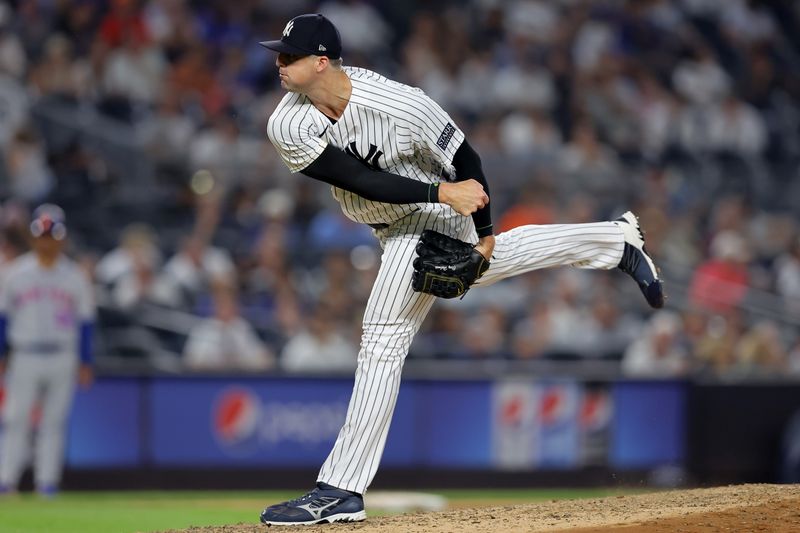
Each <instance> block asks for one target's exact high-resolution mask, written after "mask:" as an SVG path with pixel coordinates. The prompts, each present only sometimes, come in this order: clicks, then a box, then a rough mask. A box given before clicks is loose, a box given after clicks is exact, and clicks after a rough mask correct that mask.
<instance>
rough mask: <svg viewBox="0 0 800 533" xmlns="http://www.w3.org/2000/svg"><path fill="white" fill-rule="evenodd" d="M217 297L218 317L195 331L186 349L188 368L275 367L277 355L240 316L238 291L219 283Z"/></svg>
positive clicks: (185, 362)
mask: <svg viewBox="0 0 800 533" xmlns="http://www.w3.org/2000/svg"><path fill="white" fill-rule="evenodd" d="M213 296H214V301H213V305H214V316H212V317H210V318H208V319H205V320H203V321H201V322H200V323H198V324H197V325H195V326H194V327H193V328H192V330H191V332H190V333H189V337H188V339H187V340H186V345H185V346H184V350H183V362H184V366H185V367H186V368H187V369H190V370H267V369H269V368H272V367H273V366H274V365H275V355H274V354H273V353H272V352H271V351H270V350H269V349H268V348H267V347H266V346H265V345H264V343H263V342H261V340H260V339H259V338H258V335H257V334H256V332H255V331H254V330H253V327H252V326H251V325H250V324H249V323H248V322H247V321H246V320H245V319H244V318H242V317H241V316H240V315H239V306H238V303H237V293H236V290H234V289H233V288H231V287H229V286H227V285H225V284H219V285H218V286H215V288H214V291H213Z"/></svg>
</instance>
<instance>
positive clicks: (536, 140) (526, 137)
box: [500, 111, 562, 156]
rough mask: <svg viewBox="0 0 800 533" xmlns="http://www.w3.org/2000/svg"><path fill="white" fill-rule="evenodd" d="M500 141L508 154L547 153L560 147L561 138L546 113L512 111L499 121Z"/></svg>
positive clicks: (555, 151)
mask: <svg viewBox="0 0 800 533" xmlns="http://www.w3.org/2000/svg"><path fill="white" fill-rule="evenodd" d="M500 143H501V146H502V148H503V151H504V152H505V153H507V154H509V155H514V156H520V155H522V156H524V155H530V154H542V155H547V154H553V153H557V152H558V150H560V149H561V143H562V139H561V132H560V131H558V128H556V126H555V124H553V121H552V120H550V119H549V118H548V117H547V115H546V114H544V113H542V112H538V111H533V112H530V113H522V112H513V113H511V114H509V115H507V116H506V117H505V118H504V119H503V120H502V121H501V122H500Z"/></svg>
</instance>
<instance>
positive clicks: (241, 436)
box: [0, 377, 687, 470]
mask: <svg viewBox="0 0 800 533" xmlns="http://www.w3.org/2000/svg"><path fill="white" fill-rule="evenodd" d="M351 390H352V381H351V380H347V379H333V380H331V379H310V378H309V379H302V378H288V379H287V378H244V379H235V380H234V379H228V378H221V377H220V378H174V377H169V378H150V377H146V378H128V379H115V378H107V379H103V380H100V381H98V382H97V383H96V384H95V385H94V386H93V387H92V388H91V389H89V390H86V391H79V392H78V394H77V396H76V398H75V405H74V409H73V412H72V416H71V418H70V425H69V439H68V444H67V464H68V465H69V466H71V467H79V468H80V467H86V468H102V467H136V466H142V465H153V466H157V467H158V466H161V467H187V466H212V467H214V466H219V467H225V466H262V467H298V466H299V467H309V466H313V467H316V466H319V465H321V464H322V462H323V461H324V460H325V458H326V456H327V454H328V453H329V452H330V450H331V447H332V446H333V443H334V442H335V440H336V437H337V435H338V432H339V429H340V428H341V426H342V424H343V422H344V420H345V416H346V413H347V405H348V401H349V398H350V393H351ZM686 395H687V386H686V385H685V384H683V383H679V382H658V381H652V382H634V381H630V382H627V381H626V382H616V383H614V382H612V383H592V384H587V383H584V382H579V381H575V380H550V381H543V380H532V379H524V378H520V379H508V380H496V381H493V380H483V381H458V380H452V381H445V380H438V381H430V380H409V381H407V382H405V383H404V384H403V385H402V386H401V388H400V396H399V398H398V402H397V405H396V406H395V412H394V417H393V420H392V425H391V427H390V430H389V434H388V439H387V443H386V449H385V452H384V455H383V459H382V465H383V466H384V467H396V468H397V467H424V466H430V467H435V468H475V469H493V468H497V469H514V470H524V469H529V470H532V469H562V470H569V469H576V468H582V467H586V466H593V465H594V466H610V467H613V468H619V469H638V468H652V467H657V466H661V465H679V464H682V463H683V461H684V459H685V456H686V451H685V447H686V443H685V438H686V413H685V410H686V407H685V403H686ZM6 401H7V398H6ZM0 402H2V394H0ZM0 429H1V428H0Z"/></svg>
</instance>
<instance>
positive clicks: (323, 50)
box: [319, 45, 328, 52]
mask: <svg viewBox="0 0 800 533" xmlns="http://www.w3.org/2000/svg"><path fill="white" fill-rule="evenodd" d="M319 51H320V52H327V51H328V49H327V48H325V47H324V46H322V45H319Z"/></svg>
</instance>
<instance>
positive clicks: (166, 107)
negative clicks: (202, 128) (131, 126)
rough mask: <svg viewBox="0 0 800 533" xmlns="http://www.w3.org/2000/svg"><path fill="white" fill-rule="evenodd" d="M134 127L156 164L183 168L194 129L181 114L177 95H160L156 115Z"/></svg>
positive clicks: (189, 120)
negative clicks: (181, 166)
mask: <svg viewBox="0 0 800 533" xmlns="http://www.w3.org/2000/svg"><path fill="white" fill-rule="evenodd" d="M137 127H138V134H139V135H140V136H141V138H142V140H143V142H144V145H145V146H146V148H147V151H148V152H149V153H150V154H152V156H153V157H154V158H155V160H156V162H157V163H160V164H173V165H184V164H185V162H186V157H187V155H188V152H189V145H190V143H191V141H192V137H193V136H194V134H195V132H196V131H197V128H196V126H195V124H194V122H193V121H192V119H191V118H189V117H188V116H187V115H186V114H184V113H183V110H182V109H181V101H180V98H179V97H178V95H177V94H176V93H174V92H172V91H166V92H163V93H162V94H161V95H160V101H159V102H158V106H157V108H156V110H155V113H154V114H152V115H150V116H148V117H147V118H146V119H144V120H143V121H142V122H140V123H139V124H138V125H137Z"/></svg>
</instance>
